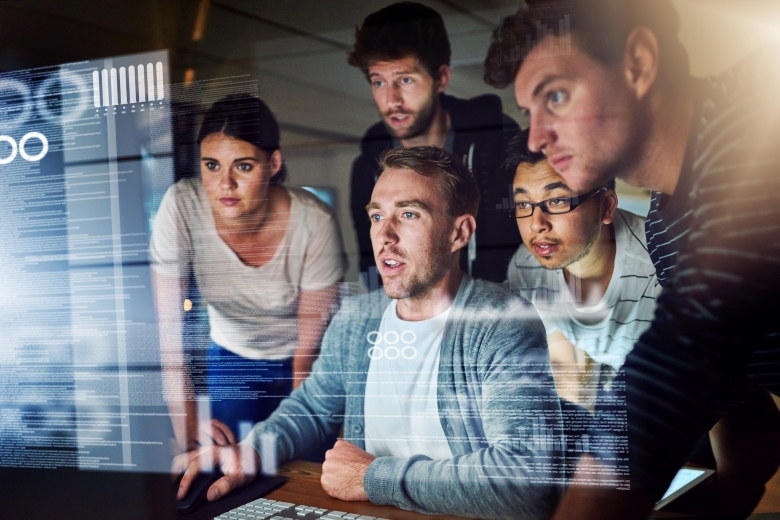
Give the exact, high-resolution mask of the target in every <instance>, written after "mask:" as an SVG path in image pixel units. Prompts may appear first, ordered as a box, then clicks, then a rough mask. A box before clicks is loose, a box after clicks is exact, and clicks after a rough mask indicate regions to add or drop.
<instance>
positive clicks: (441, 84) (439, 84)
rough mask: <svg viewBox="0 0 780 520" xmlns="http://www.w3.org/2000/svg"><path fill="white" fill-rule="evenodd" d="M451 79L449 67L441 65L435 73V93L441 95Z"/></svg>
mask: <svg viewBox="0 0 780 520" xmlns="http://www.w3.org/2000/svg"><path fill="white" fill-rule="evenodd" d="M451 77H452V69H450V66H449V65H442V66H441V67H439V70H437V71H436V78H434V79H435V81H436V93H437V94H441V93H442V92H444V89H446V88H447V85H448V84H449V82H450V78H451Z"/></svg>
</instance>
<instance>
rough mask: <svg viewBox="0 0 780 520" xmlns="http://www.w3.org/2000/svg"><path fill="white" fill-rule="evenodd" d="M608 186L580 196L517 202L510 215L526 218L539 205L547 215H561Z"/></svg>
mask: <svg viewBox="0 0 780 520" xmlns="http://www.w3.org/2000/svg"><path fill="white" fill-rule="evenodd" d="M606 189H607V188H606V187H604V186H602V187H601V188H596V189H595V190H592V191H589V192H588V193H583V194H582V195H580V196H579V197H555V198H554V199H547V200H543V201H541V202H527V201H523V202H517V203H515V205H514V207H513V208H512V209H510V210H509V217H511V218H526V217H530V216H531V215H533V214H534V208H536V207H537V206H538V207H539V208H541V209H542V211H543V212H544V214H545V215H561V214H563V213H569V212H570V211H574V210H575V209H577V208H578V207H579V206H581V205H582V204H584V203H585V202H587V200H588V199H590V198H592V197H593V196H594V195H597V194H599V193H601V192H602V191H606Z"/></svg>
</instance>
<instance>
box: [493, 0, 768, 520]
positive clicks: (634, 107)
mask: <svg viewBox="0 0 780 520" xmlns="http://www.w3.org/2000/svg"><path fill="white" fill-rule="evenodd" d="M528 3H529V4H530V5H531V7H532V8H533V9H529V10H521V11H519V12H518V13H517V14H516V15H513V16H510V17H507V18H506V19H504V20H503V21H502V23H501V25H500V26H499V27H498V28H496V30H495V31H494V34H493V41H492V43H491V47H490V50H489V51H488V57H487V59H486V73H485V77H486V79H487V81H488V82H489V83H490V84H492V85H493V86H496V87H503V86H506V85H508V84H510V83H514V91H515V98H516V100H517V104H518V106H519V107H520V109H521V110H522V111H523V112H525V114H526V115H527V116H528V117H529V120H530V133H529V137H528V147H529V149H531V150H533V151H538V152H542V153H544V154H545V155H546V156H547V158H548V161H549V162H550V164H552V166H553V167H554V168H555V170H556V171H557V172H559V173H560V174H561V176H562V177H563V178H564V179H565V180H566V183H567V185H568V186H570V187H571V188H576V189H581V190H583V191H588V190H590V189H592V188H594V187H596V186H599V185H603V184H604V183H605V182H606V180H607V179H609V178H614V177H620V178H621V179H623V180H625V181H626V182H628V183H629V184H633V185H636V186H644V187H646V188H649V189H652V190H653V191H654V192H655V194H654V196H653V199H652V201H651V210H650V213H649V214H648V219H647V229H646V237H647V244H648V246H649V250H650V255H651V258H653V263H654V265H655V267H656V272H657V276H658V279H659V282H660V283H661V284H662V285H663V287H664V292H663V294H662V295H661V296H660V297H659V298H658V302H657V310H656V314H655V318H654V320H653V322H652V323H651V325H650V327H649V328H648V330H647V331H645V333H644V334H643V335H642V337H641V338H640V339H639V341H637V344H636V345H635V346H634V348H633V350H632V351H631V353H630V354H629V355H628V356H627V357H626V362H625V364H624V365H623V368H622V369H621V372H622V373H623V374H624V375H625V388H626V393H625V395H626V400H625V402H626V416H627V417H628V421H627V427H626V430H625V434H624V433H622V432H621V433H620V435H614V439H613V440H614V441H615V442H614V443H613V445H615V446H619V445H620V443H622V442H624V441H625V442H627V444H626V445H624V446H626V448H625V449H624V450H623V451H622V453H623V455H620V454H617V453H616V450H614V449H613V448H612V447H611V446H606V447H605V449H600V450H598V453H597V454H596V457H595V458H593V459H592V460H591V461H585V462H584V463H581V466H582V471H581V473H582V475H586V474H587V475H588V476H589V477H588V478H590V477H594V478H597V479H598V478H605V477H603V476H604V475H606V474H607V472H606V471H603V470H605V469H607V467H606V466H609V464H610V462H609V461H613V460H617V459H618V458H621V457H622V458H623V459H625V457H626V456H627V458H628V460H627V461H626V462H627V464H628V469H629V472H628V475H629V478H630V488H631V491H630V492H626V491H625V490H621V489H614V488H610V486H609V485H601V486H580V485H573V486H570V487H569V488H568V490H567V493H566V496H565V497H564V500H563V504H562V506H561V508H560V509H559V511H558V513H557V514H556V517H555V518H556V519H561V520H563V519H565V520H572V519H579V518H582V519H590V518H599V519H601V520H606V519H610V518H639V517H644V516H645V515H646V514H647V512H648V511H649V510H650V509H651V508H652V507H653V504H654V503H655V502H656V501H657V500H658V499H659V498H660V497H661V496H662V494H663V492H664V490H665V489H666V488H667V487H668V485H669V483H670V482H671V480H672V478H673V476H674V475H675V473H676V472H677V471H678V469H679V468H680V466H681V465H682V464H683V462H684V461H685V460H686V458H687V457H688V456H689V454H690V450H691V447H692V446H693V445H694V444H695V443H696V442H697V440H698V439H700V438H701V437H702V436H703V435H706V434H707V432H708V430H709V436H710V438H711V440H712V448H713V452H714V456H715V461H716V474H715V476H714V478H713V479H711V480H710V481H709V483H708V484H707V485H706V486H704V485H702V486H698V487H697V488H696V489H695V490H694V491H692V492H691V495H689V496H688V497H687V500H686V501H687V502H688V503H689V504H690V505H695V506H696V508H695V510H693V511H692V512H695V513H698V514H702V513H704V514H712V515H714V514H718V515H723V514H741V515H746V514H749V513H750V512H751V511H752V510H753V508H754V507H755V505H756V504H757V502H758V500H759V499H760V498H761V496H762V494H763V493H764V484H765V482H767V481H768V480H769V479H770V478H771V477H772V475H774V474H775V473H776V471H777V469H778V467H780V413H779V412H778V408H777V406H776V404H775V402H774V401H773V399H772V396H771V395H770V392H771V393H772V394H774V396H775V397H777V396H780V326H778V324H779V323H780V320H778V319H777V294H778V290H779V289H780V276H778V275H779V274H780V268H779V266H780V204H778V199H777V196H778V195H777V194H778V192H780V175H778V172H780V154H779V153H778V147H777V143H780V102H779V101H780V97H778V95H777V90H778V85H780V66H779V65H780V60H778V54H780V52H779V50H778V49H777V47H776V46H774V47H766V48H762V49H757V50H756V51H755V52H753V53H751V54H750V55H749V56H747V57H746V58H744V59H742V60H740V61H739V62H738V63H736V64H735V65H734V66H733V67H731V68H730V69H729V70H727V71H725V72H724V73H722V74H720V75H718V76H714V77H710V78H694V77H692V76H691V73H690V66H689V60H688V53H687V51H686V49H685V47H684V46H683V44H682V41H681V40H680V37H679V32H680V17H679V15H678V13H677V11H676V9H675V7H674V5H673V3H672V2H671V1H670V0H630V1H629V0H568V1H566V2H557V1H556V2H553V1H549V0H535V1H532V2H530V1H529V2H528ZM540 26H542V27H545V26H546V27H548V28H550V29H549V30H548V31H547V33H545V34H544V36H543V37H538V34H539V30H538V27H540ZM597 410H598V413H600V414H601V413H603V414H606V415H605V416H608V413H609V409H608V408H607V407H606V406H604V407H602V406H601V403H599V405H598V407H597ZM596 466H598V470H597V471H594V470H593V468H594V467H596ZM605 480H606V478H605ZM604 484H608V482H604ZM694 494H698V495H699V496H698V498H696V499H695V500H694V499H693V498H694V497H693V495H694Z"/></svg>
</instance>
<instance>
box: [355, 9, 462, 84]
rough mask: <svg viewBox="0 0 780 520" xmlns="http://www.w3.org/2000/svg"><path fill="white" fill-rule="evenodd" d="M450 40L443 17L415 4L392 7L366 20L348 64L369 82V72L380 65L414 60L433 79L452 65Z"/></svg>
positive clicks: (360, 29) (357, 33) (356, 32)
mask: <svg viewBox="0 0 780 520" xmlns="http://www.w3.org/2000/svg"><path fill="white" fill-rule="evenodd" d="M450 54H451V51H450V40H449V38H448V37H447V29H445V28H444V20H443V19H442V17H441V15H440V14H439V13H437V12H436V11H434V10H433V9H431V8H430V7H427V6H424V5H422V4H418V3H415V2H400V3H397V4H393V5H389V6H387V7H385V8H383V9H380V10H379V11H377V12H375V13H372V14H370V15H368V16H366V19H365V20H363V25H361V26H360V27H358V28H356V30H355V47H354V49H353V50H352V52H350V53H349V54H348V55H347V62H348V63H349V64H350V65H352V66H354V67H358V68H359V69H360V70H362V71H363V74H365V75H366V78H368V68H369V67H370V66H371V65H373V64H374V63H376V62H378V61H395V60H400V59H403V58H407V57H409V56H414V57H415V58H417V60H418V61H419V62H420V64H422V66H423V67H425V70H427V71H428V74H430V75H431V77H432V78H434V79H436V78H437V77H438V71H439V68H440V67H441V66H442V65H449V64H450Z"/></svg>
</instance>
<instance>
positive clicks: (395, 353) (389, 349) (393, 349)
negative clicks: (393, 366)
mask: <svg viewBox="0 0 780 520" xmlns="http://www.w3.org/2000/svg"><path fill="white" fill-rule="evenodd" d="M391 353H392V355H391ZM400 353H401V352H400V351H399V350H398V347H387V348H385V357H386V358H387V359H389V360H390V361H393V360H395V359H398V356H399V354H400Z"/></svg>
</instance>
